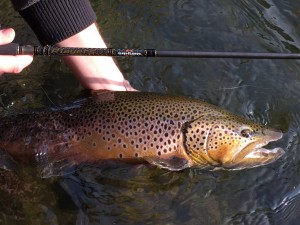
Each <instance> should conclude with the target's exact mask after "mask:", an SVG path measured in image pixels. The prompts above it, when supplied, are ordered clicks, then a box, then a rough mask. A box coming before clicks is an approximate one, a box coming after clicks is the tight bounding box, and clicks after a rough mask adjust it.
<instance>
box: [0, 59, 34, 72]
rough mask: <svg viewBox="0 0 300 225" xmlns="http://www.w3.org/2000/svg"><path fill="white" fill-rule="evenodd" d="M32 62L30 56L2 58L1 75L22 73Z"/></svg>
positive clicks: (0, 60)
mask: <svg viewBox="0 0 300 225" xmlns="http://www.w3.org/2000/svg"><path fill="white" fill-rule="evenodd" d="M32 60H33V57H32V56H30V55H18V56H0V62H1V65H0V74H3V73H20V72H21V71H22V70H23V69H24V68H25V67H26V66H28V65H29V64H30V63H31V62H32Z"/></svg>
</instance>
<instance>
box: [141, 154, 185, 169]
mask: <svg viewBox="0 0 300 225" xmlns="http://www.w3.org/2000/svg"><path fill="white" fill-rule="evenodd" d="M144 159H145V160H146V161H147V162H149V163H151V164H153V165H156V166H158V167H160V168H164V169H168V170H171V171H179V170H183V169H185V168H187V167H189V161H188V160H186V159H185V158H181V157H176V156H172V157H168V158H161V157H155V156H151V157H145V158H144Z"/></svg>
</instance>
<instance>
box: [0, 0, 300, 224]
mask: <svg viewBox="0 0 300 225" xmlns="http://www.w3.org/2000/svg"><path fill="white" fill-rule="evenodd" d="M92 3H93V7H94V9H95V10H96V12H97V15H98V23H99V25H100V27H101V30H102V33H103V36H104V37H105V39H106V41H107V43H109V45H110V46H112V47H116V48H118V47H121V48H123V47H130V48H139V47H140V48H156V49H159V50H203V51H210V50H211V51H213V50H215V51H225V50H226V51H253V52H254V51H266V52H298V51H299V48H300V25H299V24H300V23H299V22H300V19H299V16H300V3H299V2H298V1H293V0H286V1H271V0H268V1H264V0H247V1H246V0H230V1H229V0H222V1H221V0H217V1H205V0H166V1H158V0H154V1H153V0H152V1H143V3H141V1H136V0H129V1H116V0H112V1H96V0H94V1H92ZM0 9H1V10H0V22H1V23H2V24H4V25H6V26H13V27H15V28H16V30H17V38H16V41H17V42H19V43H24V44H37V40H36V38H35V37H34V35H33V34H32V32H31V31H30V29H29V28H28V26H27V25H26V24H25V23H24V22H23V20H22V19H21V18H20V17H19V15H18V14H17V13H15V12H14V11H13V9H12V8H11V7H10V5H9V1H8V0H4V1H1V3H0ZM117 60H118V64H119V65H120V68H121V70H122V71H123V73H124V74H125V76H126V77H127V78H128V79H129V80H130V82H131V83H132V85H133V86H134V87H135V88H137V89H139V90H142V91H156V92H164V93H171V94H178V95H186V96H192V97H194V98H200V99H204V100H206V101H208V102H211V103H213V104H216V105H218V106H221V107H223V108H226V109H228V110H229V111H231V112H234V113H237V114H241V115H244V116H246V117H248V118H251V119H253V120H255V121H257V122H260V123H263V124H267V125H270V126H272V127H276V128H279V129H282V130H283V131H284V132H285V136H284V138H283V139H282V140H281V141H279V142H278V144H277V145H279V146H280V147H283V148H284V149H285V150H286V154H285V155H284V156H283V157H282V158H281V159H280V160H278V161H277V162H276V163H273V164H271V165H268V166H264V167H260V168H255V169H248V170H243V171H219V172H206V171H201V170H197V169H187V170H185V171H182V172H179V173H174V172H167V171H165V170H160V169H157V168H153V167H150V166H145V165H135V166H132V165H116V166H114V167H111V168H106V169H104V168H102V169H100V168H99V166H98V165H89V166H87V165H85V166H81V167H80V168H78V171H77V172H76V173H74V174H72V175H68V176H65V177H53V178H49V179H40V178H37V177H36V176H35V174H34V173H33V172H32V171H31V168H23V169H22V170H21V171H19V172H18V173H14V172H7V171H1V173H0V182H1V185H0V223H1V224H75V223H77V224H112V223H115V224H170V225H171V224H206V225H210V224H251V225H252V224H264V225H265V224H272V225H273V224H274V225H276V224H286V225H296V224H299V222H298V221H299V220H300V215H299V213H298V212H299V209H300V155H299V151H300V144H299V141H300V114H299V112H300V100H299V97H300V72H299V71H300V63H299V61H298V60H239V59H236V60H231V59H209V60H208V59H185V58H169V59H168V58H152V59H140V58H129V59H124V58H122V59H121V58H119V59H117ZM66 84H68V85H66ZM80 91H81V88H80V86H79V85H78V82H77V81H76V80H75V79H74V78H73V76H72V74H71V73H70V72H69V71H68V69H67V68H66V67H65V66H64V65H63V64H62V62H61V61H60V59H59V58H55V57H52V58H48V57H40V58H36V59H35V60H34V63H33V64H32V65H31V66H30V67H29V68H28V69H26V70H25V71H24V72H22V75H20V76H16V75H4V76H2V77H1V78H0V106H1V107H0V109H1V114H2V115H6V114H10V113H15V112H22V111H24V110H27V109H32V108H37V107H44V106H53V104H60V103H63V102H68V101H70V100H73V99H76V98H78V97H79V96H80V95H81V92H80Z"/></svg>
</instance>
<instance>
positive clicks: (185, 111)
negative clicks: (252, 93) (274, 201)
mask: <svg viewBox="0 0 300 225" xmlns="http://www.w3.org/2000/svg"><path fill="white" fill-rule="evenodd" d="M239 126H244V127H245V126H246V128H245V129H242V131H243V132H248V131H249V130H250V131H251V133H253V134H254V133H256V134H259V132H261V131H262V130H263V131H264V132H265V133H266V129H267V128H265V127H263V126H261V125H259V124H255V123H253V122H251V121H248V120H245V119H243V118H240V117H237V116H235V115H232V114H230V113H228V112H227V111H225V110H223V109H221V108H219V107H216V106H213V105H211V104H208V103H205V102H202V101H200V100H195V99H191V98H185V97H172V96H167V95H161V94H154V93H142V92H109V91H107V92H99V93H97V94H95V96H92V97H89V98H86V99H83V100H79V101H77V102H75V103H73V104H72V105H71V106H68V107H64V108H63V109H59V110H57V109H52V110H46V111H40V112H34V113H30V114H21V115H16V116H12V117H7V118H3V119H2V121H1V127H0V148H2V149H5V150H6V151H7V152H8V153H9V154H10V155H12V156H13V157H14V158H15V159H17V160H18V161H28V160H32V159H34V160H36V161H43V160H45V159H46V160H61V159H62V160H64V159H67V160H71V161H74V162H76V163H80V162H96V161H98V160H103V159H119V160H134V159H144V160H146V161H148V162H150V163H153V164H156V165H159V166H161V167H165V168H168V169H170V170H180V169H183V168H186V167H190V166H198V167H208V166H209V167H211V166H215V167H218V166H222V165H225V163H226V161H224V160H227V161H230V160H231V158H230V156H232V155H233V154H237V150H235V149H233V148H230V145H231V146H232V147H234V146H235V145H238V146H244V145H245V144H241V143H243V142H245V143H246V141H245V140H243V139H242V138H245V137H243V134H241V130H240V127H239ZM249 127H250V128H249ZM248 128H249V129H248ZM238 130H239V131H238ZM267 131H268V132H271V133H270V136H272V137H270V138H269V137H268V138H269V139H270V140H268V138H266V137H267V136H266V135H264V136H265V137H264V138H265V140H264V141H263V142H264V144H266V143H267V142H269V141H273V140H275V139H278V138H280V137H281V136H280V135H281V132H277V131H273V130H270V129H267ZM234 132H235V133H234ZM238 132H240V133H238ZM276 135H277V136H276ZM274 136H276V137H274ZM279 136H280V137H279ZM246 139H247V140H248V139H253V140H252V141H251V142H254V141H256V140H254V137H249V138H246ZM240 142H241V143H240ZM235 143H237V144H235ZM249 143H250V141H249ZM249 143H246V144H247V146H248V144H249ZM261 143H262V141H260V144H261ZM245 146H246V145H245ZM241 148H242V147H241ZM244 148H246V147H244ZM253 149H255V148H254V147H253ZM240 150H241V149H239V152H242V151H240ZM245 152H246V153H244V154H245V156H246V155H247V153H249V152H247V151H245ZM275 153H276V151H275ZM279 153H280V154H279ZM227 154H228V155H229V154H230V155H229V156H227ZM281 154H282V151H279V150H278V151H277V154H275V155H276V157H275V155H272V159H274V158H278V157H279V155H281ZM258 155H259V154H258V152H257V155H256V158H258V157H257V156H258ZM252 161H253V159H252ZM273 161H274V160H273ZM256 163H257V164H261V163H262V162H261V161H259V160H257V161H256ZM231 164H233V163H232V162H231ZM240 164H241V163H240ZM255 165H256V164H255V163H251V166H255ZM237 167H238V166H236V168H237ZM233 168H234V167H233Z"/></svg>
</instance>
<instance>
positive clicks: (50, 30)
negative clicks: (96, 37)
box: [19, 0, 96, 45]
mask: <svg viewBox="0 0 300 225" xmlns="http://www.w3.org/2000/svg"><path fill="white" fill-rule="evenodd" d="M19 13H20V15H21V16H22V17H23V18H24V19H25V20H26V21H27V23H28V24H29V26H30V27H31V29H32V30H33V31H34V33H35V34H36V36H37V38H38V39H39V41H40V42H41V43H42V44H43V45H46V44H49V45H54V44H56V43H58V42H60V41H63V40H65V39H67V38H69V37H71V36H73V35H74V34H76V33H78V32H80V31H82V30H84V29H85V28H87V27H88V26H90V25H91V24H92V23H93V22H95V21H96V15H95V13H94V11H93V9H92V7H91V4H90V2H89V1H88V0H63V1H62V0H43V1H38V2H36V3H35V4H33V5H31V6H30V7H27V8H25V9H23V10H20V11H19Z"/></svg>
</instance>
